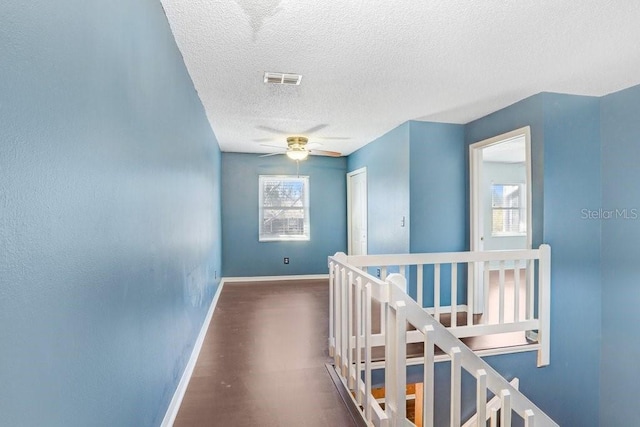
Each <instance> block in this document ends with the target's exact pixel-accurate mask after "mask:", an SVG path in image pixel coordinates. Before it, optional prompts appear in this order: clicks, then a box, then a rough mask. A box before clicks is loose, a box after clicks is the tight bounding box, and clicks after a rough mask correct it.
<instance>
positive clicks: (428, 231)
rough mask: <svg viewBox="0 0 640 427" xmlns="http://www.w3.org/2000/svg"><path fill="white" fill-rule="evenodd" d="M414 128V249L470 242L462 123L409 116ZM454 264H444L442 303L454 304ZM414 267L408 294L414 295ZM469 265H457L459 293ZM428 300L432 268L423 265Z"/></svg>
mask: <svg viewBox="0 0 640 427" xmlns="http://www.w3.org/2000/svg"><path fill="white" fill-rule="evenodd" d="M409 129H410V131H409V133H410V155H409V164H410V200H411V241H410V252H412V253H421V252H449V251H461V250H465V248H466V243H465V242H466V241H467V240H468V239H467V235H468V234H469V233H468V227H466V226H465V218H466V206H467V204H466V199H465V188H466V187H465V185H466V181H465V179H466V174H465V171H466V169H467V165H466V163H465V156H464V153H465V149H466V146H465V143H464V126H463V125H456V124H447V123H433V122H417V121H411V122H409ZM449 268H450V266H446V265H445V266H443V271H442V278H443V280H442V282H441V285H442V299H441V304H444V305H449V304H451V291H450V283H447V281H449V282H450V277H451V275H450V271H449ZM415 277H416V275H415V273H414V269H412V270H411V274H410V277H409V294H410V295H412V296H414V297H416V295H417V291H416V289H415V288H416V283H415V282H416V280H415ZM465 277H466V270H465V266H462V265H460V266H459V271H458V278H459V280H458V295H460V296H461V298H462V300H464V297H465V295H466V292H464V291H463V289H464V278H465ZM423 286H424V289H425V292H424V295H425V304H427V305H432V304H433V292H432V291H431V290H432V289H433V269H432V267H430V266H427V267H426V268H425V271H424V284H423Z"/></svg>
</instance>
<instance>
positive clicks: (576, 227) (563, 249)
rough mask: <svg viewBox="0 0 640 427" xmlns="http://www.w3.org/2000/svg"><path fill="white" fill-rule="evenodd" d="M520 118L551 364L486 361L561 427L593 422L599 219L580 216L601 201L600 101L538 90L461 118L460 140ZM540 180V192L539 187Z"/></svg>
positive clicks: (505, 127)
mask: <svg viewBox="0 0 640 427" xmlns="http://www.w3.org/2000/svg"><path fill="white" fill-rule="evenodd" d="M527 124H530V125H531V137H532V159H533V172H534V173H533V181H534V182H533V188H532V190H533V193H534V200H533V203H534V204H533V208H534V215H537V216H538V220H537V221H536V222H534V224H533V226H534V246H537V244H538V243H539V242H540V239H541V240H542V241H543V242H545V243H549V244H550V245H551V248H552V277H551V280H552V291H551V301H552V307H551V316H552V328H551V364H550V366H548V367H546V368H543V369H537V368H535V358H534V355H533V354H527V355H509V356H500V357H493V358H490V359H488V360H489V361H490V363H491V364H492V365H493V366H494V367H495V368H496V369H498V371H500V372H502V373H503V374H504V375H505V376H506V377H507V378H511V377H513V376H517V377H519V378H520V380H521V383H520V384H521V389H522V390H523V391H524V392H525V394H527V396H529V397H530V398H531V399H532V400H533V401H534V402H536V403H537V404H538V405H539V406H540V407H541V408H542V409H543V410H545V411H547V412H548V413H549V415H550V416H551V417H552V418H554V419H555V420H556V421H557V422H558V423H559V424H560V425H567V426H574V425H575V426H578V425H579V426H595V425H598V417H599V411H598V405H599V385H600V376H599V366H600V354H599V351H600V331H601V329H600V319H601V316H600V313H601V305H600V299H601V288H600V225H599V223H598V222H596V221H585V220H583V219H582V218H581V210H582V209H584V208H590V207H592V208H593V209H598V208H599V207H600V203H601V199H600V188H601V187H600V160H601V159H600V137H599V135H600V129H599V99H598V98H591V97H579V96H570V95H558V94H550V93H543V94H539V95H536V96H533V97H531V98H528V99H525V100H523V101H521V102H519V103H517V104H514V105H512V106H510V107H507V108H505V109H504V110H500V111H498V112H496V113H493V114H491V115H490V116H487V117H485V118H483V119H480V120H477V121H475V122H472V123H470V124H468V125H467V142H468V143H472V142H476V141H479V140H482V139H485V138H489V137H491V136H495V135H498V134H500V133H504V132H507V131H509V130H513V129H516V128H519V127H522V126H525V125H527ZM541 159H543V162H542V163H543V168H542V170H541V165H540V163H539V162H540V160H541ZM541 172H542V175H540V173H541ZM541 179H543V180H544V191H540V190H541V189H540V188H539V186H540V184H541V182H540V180H541ZM537 186H538V188H536V187H537ZM541 198H542V199H541ZM541 207H543V209H544V211H543V214H544V224H543V227H542V229H541V228H540V224H541V222H542V221H541V218H539V216H540V213H541V212H540V208H541ZM536 209H537V210H536ZM536 236H537V239H536ZM536 240H538V243H536V242H535V241H536ZM578 408H579V409H578Z"/></svg>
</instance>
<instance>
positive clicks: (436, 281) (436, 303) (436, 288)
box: [433, 264, 440, 322]
mask: <svg viewBox="0 0 640 427" xmlns="http://www.w3.org/2000/svg"><path fill="white" fill-rule="evenodd" d="M433 310H434V313H433V317H435V319H436V320H437V321H438V322H439V321H440V264H434V266H433Z"/></svg>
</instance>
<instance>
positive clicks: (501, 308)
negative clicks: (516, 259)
mask: <svg viewBox="0 0 640 427" xmlns="http://www.w3.org/2000/svg"><path fill="white" fill-rule="evenodd" d="M498 277H499V278H498V283H499V285H500V294H499V297H498V299H499V304H498V307H499V308H498V316H499V320H498V323H500V324H501V325H502V324H503V323H504V311H505V309H504V261H500V274H499V276H498Z"/></svg>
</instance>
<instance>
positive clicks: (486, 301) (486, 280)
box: [482, 261, 491, 324]
mask: <svg viewBox="0 0 640 427" xmlns="http://www.w3.org/2000/svg"><path fill="white" fill-rule="evenodd" d="M490 271H491V270H490V269H489V261H485V263H484V269H483V270H482V275H483V279H482V286H483V287H484V313H483V317H484V322H483V323H486V324H489V292H490V284H491V283H490V280H491V277H490V275H489V273H490Z"/></svg>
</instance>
